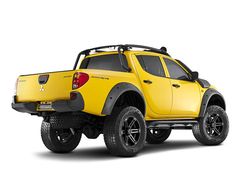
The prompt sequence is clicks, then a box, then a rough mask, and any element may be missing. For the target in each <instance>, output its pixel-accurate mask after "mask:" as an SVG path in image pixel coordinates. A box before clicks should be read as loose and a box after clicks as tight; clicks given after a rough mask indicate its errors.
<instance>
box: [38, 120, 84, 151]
mask: <svg viewBox="0 0 235 176" xmlns="http://www.w3.org/2000/svg"><path fill="white" fill-rule="evenodd" d="M61 130H63V133H62V132H61ZM68 130H70V129H54V128H51V125H50V123H48V122H45V121H42V125H41V137H42V141H43V143H44V145H45V146H46V147H47V148H48V149H49V150H51V151H52V152H55V153H68V152H71V151H73V150H74V149H75V148H76V147H77V146H78V144H79V142H80V140H81V132H80V131H78V130H75V129H73V130H74V134H72V132H71V134H70V133H69V131H68ZM66 134H67V138H65V137H66V136H65V135H66ZM58 135H64V138H62V136H60V137H59V138H58ZM69 135H70V136H69ZM71 135H72V136H71ZM64 139H68V141H65V140H64Z"/></svg>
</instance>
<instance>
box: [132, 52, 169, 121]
mask: <svg viewBox="0 0 235 176" xmlns="http://www.w3.org/2000/svg"><path fill="white" fill-rule="evenodd" d="M136 58H137V61H136V62H137V63H136V64H135V66H136V67H137V69H136V70H137V72H138V76H139V79H140V82H141V86H142V90H143V92H144V96H145V98H146V100H147V105H148V106H149V107H150V109H151V111H152V112H153V114H154V115H153V116H152V117H153V118H157V117H159V115H161V114H162V115H169V114H170V111H171V105H172V88H171V82H170V79H169V78H166V74H165V71H164V69H163V66H162V62H161V59H160V57H159V56H157V55H136Z"/></svg>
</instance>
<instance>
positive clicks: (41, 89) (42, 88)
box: [39, 84, 45, 92]
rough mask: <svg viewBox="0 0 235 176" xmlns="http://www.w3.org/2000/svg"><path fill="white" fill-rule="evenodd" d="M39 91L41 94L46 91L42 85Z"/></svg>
mask: <svg viewBox="0 0 235 176" xmlns="http://www.w3.org/2000/svg"><path fill="white" fill-rule="evenodd" d="M39 90H40V92H43V91H44V90H45V89H44V87H43V85H42V84H41V85H40V89H39Z"/></svg>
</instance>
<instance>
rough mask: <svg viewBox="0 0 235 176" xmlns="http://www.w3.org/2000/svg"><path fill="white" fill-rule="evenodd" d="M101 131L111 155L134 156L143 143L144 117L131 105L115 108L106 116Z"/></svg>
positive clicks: (144, 132) (144, 136)
mask: <svg viewBox="0 0 235 176" xmlns="http://www.w3.org/2000/svg"><path fill="white" fill-rule="evenodd" d="M103 132H104V141H105V144H106V146H107V148H108V150H109V151H110V152H111V153H112V154H113V155H117V156H134V155H136V154H137V153H138V152H139V151H140V150H141V149H142V148H143V146H144V143H145V138H146V125H145V121H144V117H143V115H142V113H141V112H140V111H139V110H138V109H137V108H135V107H132V106H129V107H126V108H123V109H116V110H114V112H113V113H112V115H111V116H108V117H106V120H105V123H104V130H103Z"/></svg>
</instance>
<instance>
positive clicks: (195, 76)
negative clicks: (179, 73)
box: [191, 71, 199, 81]
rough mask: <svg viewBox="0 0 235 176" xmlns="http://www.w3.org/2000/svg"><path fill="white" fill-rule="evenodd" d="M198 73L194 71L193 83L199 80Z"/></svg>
mask: <svg viewBox="0 0 235 176" xmlns="http://www.w3.org/2000/svg"><path fill="white" fill-rule="evenodd" d="M198 75H199V74H198V72H196V71H194V72H192V73H191V78H192V81H195V80H197V79H198Z"/></svg>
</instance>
